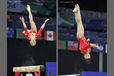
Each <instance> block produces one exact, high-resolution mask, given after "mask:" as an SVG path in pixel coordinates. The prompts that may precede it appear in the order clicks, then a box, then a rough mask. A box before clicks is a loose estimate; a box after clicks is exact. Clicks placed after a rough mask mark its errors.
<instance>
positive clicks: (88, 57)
mask: <svg viewBox="0 0 114 76" xmlns="http://www.w3.org/2000/svg"><path fill="white" fill-rule="evenodd" d="M84 59H85V61H86V63H87V64H90V62H91V55H90V53H89V52H86V53H85V54H84Z"/></svg>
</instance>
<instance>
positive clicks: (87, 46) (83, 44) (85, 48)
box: [73, 4, 101, 64]
mask: <svg viewBox="0 0 114 76" xmlns="http://www.w3.org/2000/svg"><path fill="white" fill-rule="evenodd" d="M73 12H74V13H75V20H76V22H77V39H78V40H79V42H80V51H81V53H82V54H83V55H84V59H85V60H86V63H87V64H90V59H91V56H90V52H91V47H95V48H97V49H98V50H101V48H100V47H99V46H98V45H96V44H92V43H89V41H90V39H89V38H88V39H87V40H86V38H85V36H84V27H83V23H82V20H81V14H80V7H79V5H78V4H75V8H74V10H73Z"/></svg>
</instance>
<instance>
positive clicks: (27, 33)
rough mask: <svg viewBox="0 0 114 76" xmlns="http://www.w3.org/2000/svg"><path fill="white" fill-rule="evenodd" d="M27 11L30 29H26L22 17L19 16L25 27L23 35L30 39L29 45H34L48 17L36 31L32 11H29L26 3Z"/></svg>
mask: <svg viewBox="0 0 114 76" xmlns="http://www.w3.org/2000/svg"><path fill="white" fill-rule="evenodd" d="M27 11H28V13H29V21H30V25H31V29H30V30H28V29H27V26H26V24H25V21H24V17H20V20H21V21H22V24H23V27H24V29H25V36H26V38H27V39H28V40H30V45H31V46H35V45H36V40H37V39H38V38H39V37H40V35H41V34H42V30H43V29H44V27H45V25H46V23H47V21H48V20H49V19H46V20H45V22H44V23H43V25H42V26H41V28H40V29H39V31H38V32H37V28H36V25H35V22H34V20H33V16H32V13H31V8H30V6H29V5H27Z"/></svg>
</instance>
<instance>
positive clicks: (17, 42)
mask: <svg viewBox="0 0 114 76" xmlns="http://www.w3.org/2000/svg"><path fill="white" fill-rule="evenodd" d="M7 49H8V50H7V57H8V58H7V59H8V75H10V76H13V75H12V74H13V72H12V67H19V66H30V65H45V63H46V62H55V61H56V51H55V49H56V42H49V41H44V40H42V41H40V40H38V41H37V45H36V46H35V47H31V46H30V44H29V40H26V39H25V40H24V39H23V40H22V39H8V40H7ZM42 74H43V75H45V72H44V73H42Z"/></svg>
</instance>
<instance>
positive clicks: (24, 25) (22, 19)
mask: <svg viewBox="0 0 114 76" xmlns="http://www.w3.org/2000/svg"><path fill="white" fill-rule="evenodd" d="M19 19H20V20H21V22H22V24H23V27H24V28H27V26H26V24H25V20H24V17H20V18H19Z"/></svg>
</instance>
